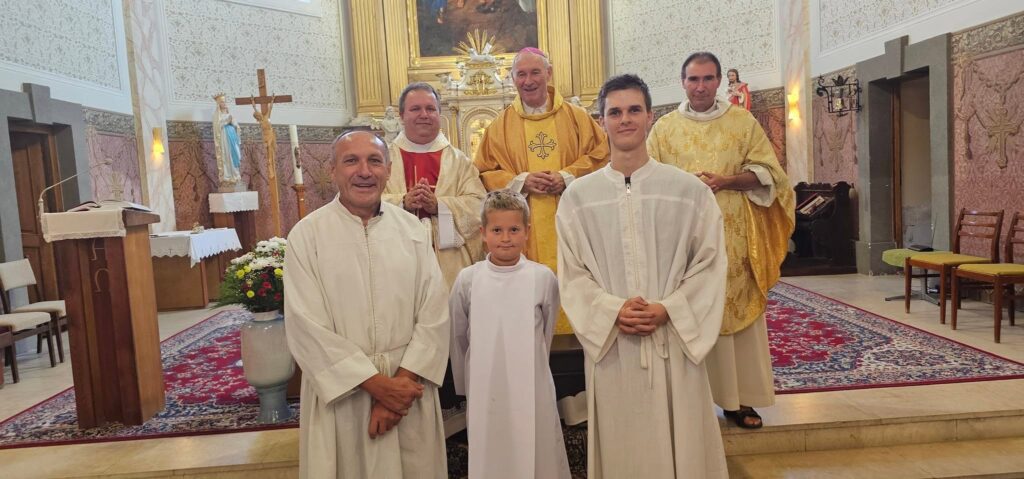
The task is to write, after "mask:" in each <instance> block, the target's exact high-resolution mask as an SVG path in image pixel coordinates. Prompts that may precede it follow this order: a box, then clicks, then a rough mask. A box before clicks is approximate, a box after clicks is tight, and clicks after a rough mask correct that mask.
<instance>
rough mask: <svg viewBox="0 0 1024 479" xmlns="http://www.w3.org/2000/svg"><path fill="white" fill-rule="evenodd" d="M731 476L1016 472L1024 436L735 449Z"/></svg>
mask: <svg viewBox="0 0 1024 479" xmlns="http://www.w3.org/2000/svg"><path fill="white" fill-rule="evenodd" d="M728 462H729V477H730V478H732V479H775V478H779V479H781V478H786V479H804V478H807V479H810V478H814V479H817V478H826V477H827V478H829V479H879V478H901V479H918V478H921V479H923V478H1021V477H1024V438H1021V437H1016V438H1004V439H985V440H974V441H956V442H942V443H931V444H908V445H902V446H890V447H870V448H855V449H833V450H829V451H807V452H788V453H778V454H752V455H736V456H730V457H729V458H728Z"/></svg>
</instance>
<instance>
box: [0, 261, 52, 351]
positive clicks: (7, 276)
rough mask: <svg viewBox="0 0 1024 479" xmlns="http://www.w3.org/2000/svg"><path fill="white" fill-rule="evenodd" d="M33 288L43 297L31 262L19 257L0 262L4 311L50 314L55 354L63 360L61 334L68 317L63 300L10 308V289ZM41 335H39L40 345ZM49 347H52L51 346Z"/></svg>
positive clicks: (0, 287)
mask: <svg viewBox="0 0 1024 479" xmlns="http://www.w3.org/2000/svg"><path fill="white" fill-rule="evenodd" d="M25 287H33V288H35V292H36V297H37V298H43V291H42V289H40V288H39V284H38V283H36V275H35V273H34V272H33V271H32V264H31V263H29V261H28V259H20V260H17V261H10V262H7V263H2V264H0V289H2V291H0V296H4V301H5V302H4V310H3V312H4V313H35V312H41V313H46V314H49V315H50V324H51V326H52V327H51V329H52V334H53V335H54V336H56V338H57V355H58V357H59V358H60V362H62V363H63V362H64V338H63V335H62V334H61V333H62V332H63V331H64V330H65V329H67V325H68V318H67V308H66V307H65V305H64V301H60V300H58V301H36V302H35V303H29V304H26V305H24V306H19V307H17V308H11V307H10V306H11V297H10V294H11V291H12V290H14V289H18V288H25ZM42 338H43V337H42V336H40V344H38V345H37V349H38V348H39V346H41V340H42ZM50 349H53V347H52V346H51V347H50Z"/></svg>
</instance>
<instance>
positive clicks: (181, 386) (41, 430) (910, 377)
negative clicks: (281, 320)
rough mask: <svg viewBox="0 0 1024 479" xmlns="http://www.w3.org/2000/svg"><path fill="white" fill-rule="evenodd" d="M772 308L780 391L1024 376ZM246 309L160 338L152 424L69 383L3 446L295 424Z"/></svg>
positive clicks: (777, 300) (852, 312) (980, 359)
mask: <svg viewBox="0 0 1024 479" xmlns="http://www.w3.org/2000/svg"><path fill="white" fill-rule="evenodd" d="M766 317H767V323H768V335H769V339H770V342H771V353H772V363H773V366H774V371H775V385H776V392H777V393H779V394H789V393H801V392H814V391H835V390H844V389H864V388H877V387H894V386H912V385H923V384H939V383H955V382H971V381H987V380H996V379H1017V378H1024V364H1021V363H1018V362H1015V361H1010V360H1008V359H1005V358H1001V357H999V356H996V355H993V354H990V353H987V352H984V351H981V350H979V349H975V348H972V347H970V346H966V345H964V344H960V343H958V342H955V341H951V340H948V339H945V338H942V337H940V336H936V335H934V334H931V333H927V332H925V331H921V330H919V329H917V328H914V327H911V326H907V325H904V324H902V323H898V322H896V321H892V320H890V319H887V318H883V317H881V316H878V315H875V314H872V313H869V312H867V311H864V310H862V309H859V308H855V307H853V306H849V305H847V304H844V303H841V302H838V301H835V300H833V299H830V298H827V297H825V296H821V295H819V294H816V293H812V292H810V291H807V290H804V289H801V288H798V287H796V286H792V285H789V284H785V283H779V284H778V285H777V286H776V287H775V288H774V289H773V290H772V291H771V293H770V294H769V304H768V311H767V312H766ZM247 318H248V313H247V312H244V311H224V312H220V313H217V314H215V315H213V316H211V317H210V318H208V319H206V320H204V321H202V322H200V323H198V324H196V325H195V326H192V327H191V328H189V329H186V330H185V331H182V332H181V333H178V334H177V335H175V336H173V337H171V338H168V339H167V340H165V341H163V343H161V349H162V355H163V365H164V382H165V384H166V391H167V407H166V409H165V410H164V411H162V412H161V413H159V414H157V415H156V417H154V418H152V419H150V420H149V421H147V422H146V423H145V424H142V425H140V426H122V425H118V424H112V425H107V426H104V427H100V428H95V429H89V430H86V431H82V430H79V429H78V425H77V419H76V415H75V396H74V394H75V392H74V389H73V388H69V389H67V390H65V391H63V392H61V393H59V394H57V395H55V396H53V397H52V398H50V399H47V400H45V401H43V402H41V403H39V404H37V405H35V406H33V407H31V408H29V409H27V410H25V411H23V412H21V413H19V414H18V415H16V416H14V417H11V418H10V419H7V420H6V421H4V422H2V423H0V449H9V448H17V447H33V446H43V445H57V444H71V443H83V442H102V441H122V440H135V439H146V438H156V437H169V436H184V435H200V434H217V433H227V432H242V431H254V430H262V429H276V428H284V427H297V426H298V405H297V404H293V405H292V408H293V412H295V417H294V418H293V419H292V420H291V421H289V422H287V423H284V424H278V425H272V426H267V425H262V424H259V423H257V422H256V417H257V415H258V411H259V401H258V400H257V397H256V392H255V391H254V390H253V389H252V388H251V387H249V385H248V384H247V383H246V381H245V378H244V376H243V374H242V368H241V365H240V359H241V352H240V348H239V325H241V324H242V323H243V322H245V321H246V320H247ZM11 387H17V386H16V385H11Z"/></svg>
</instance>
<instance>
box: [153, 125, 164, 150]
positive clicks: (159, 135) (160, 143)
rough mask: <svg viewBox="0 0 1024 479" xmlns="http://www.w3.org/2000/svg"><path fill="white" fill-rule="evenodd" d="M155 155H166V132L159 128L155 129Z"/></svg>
mask: <svg viewBox="0 0 1024 479" xmlns="http://www.w3.org/2000/svg"><path fill="white" fill-rule="evenodd" d="M153 153H155V154H157V155H162V154H164V132H163V128H160V127H159V126H156V127H153Z"/></svg>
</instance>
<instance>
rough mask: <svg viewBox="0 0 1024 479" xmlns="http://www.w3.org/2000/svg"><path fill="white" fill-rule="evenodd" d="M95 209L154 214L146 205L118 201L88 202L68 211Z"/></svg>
mask: <svg viewBox="0 0 1024 479" xmlns="http://www.w3.org/2000/svg"><path fill="white" fill-rule="evenodd" d="M95 209H104V210H106V209H125V210H136V211H146V212H149V213H152V212H153V210H151V209H149V207H148V206H146V205H140V204H138V203H132V202H130V201H118V200H100V201H86V202H85V203H82V204H80V205H78V206H76V207H74V208H71V209H70V210H68V212H69V213H70V212H72V211H89V210H95Z"/></svg>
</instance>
